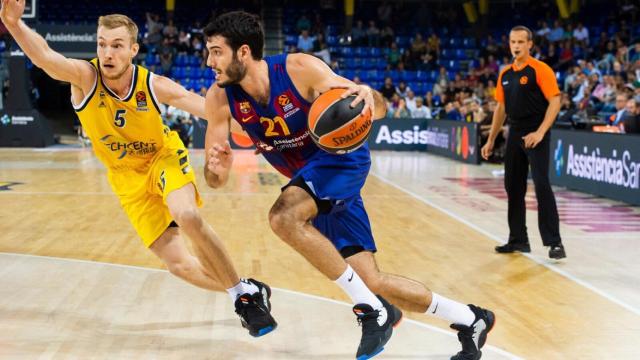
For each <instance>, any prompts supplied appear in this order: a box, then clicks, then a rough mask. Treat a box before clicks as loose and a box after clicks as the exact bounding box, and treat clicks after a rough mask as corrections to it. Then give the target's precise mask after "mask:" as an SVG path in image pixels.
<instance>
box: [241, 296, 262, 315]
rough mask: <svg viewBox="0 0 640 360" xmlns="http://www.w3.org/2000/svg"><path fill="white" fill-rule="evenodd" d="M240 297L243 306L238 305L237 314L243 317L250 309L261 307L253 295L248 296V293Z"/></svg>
mask: <svg viewBox="0 0 640 360" xmlns="http://www.w3.org/2000/svg"><path fill="white" fill-rule="evenodd" d="M238 299H239V300H240V304H241V306H238V307H236V314H238V315H240V316H242V317H246V316H247V315H248V313H249V311H251V310H258V309H259V308H260V307H259V306H258V304H257V302H256V301H255V299H253V296H249V297H247V296H246V295H242V296H240V297H239V298H238Z"/></svg>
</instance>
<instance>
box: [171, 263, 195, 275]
mask: <svg viewBox="0 0 640 360" xmlns="http://www.w3.org/2000/svg"><path fill="white" fill-rule="evenodd" d="M166 265H167V268H168V269H169V272H170V273H172V274H173V275H175V276H177V277H179V278H186V277H189V274H190V273H192V272H193V269H194V267H193V264H192V263H191V262H190V261H187V260H186V259H176V260H172V261H168V262H167V263H166Z"/></svg>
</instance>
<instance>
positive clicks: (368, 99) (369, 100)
mask: <svg viewBox="0 0 640 360" xmlns="http://www.w3.org/2000/svg"><path fill="white" fill-rule="evenodd" d="M346 89H347V90H346V91H345V92H344V93H343V94H342V96H341V97H342V98H343V99H346V98H347V97H349V96H351V95H354V94H355V95H356V98H355V99H353V101H352V102H351V104H350V105H351V107H352V108H353V107H355V106H356V105H358V104H359V103H360V102H361V101H364V107H363V108H362V112H361V114H362V115H364V114H366V113H367V111H371V114H374V112H373V106H374V101H373V90H372V89H371V88H370V87H368V86H367V85H356V84H353V85H351V86H348V87H347V88H346Z"/></svg>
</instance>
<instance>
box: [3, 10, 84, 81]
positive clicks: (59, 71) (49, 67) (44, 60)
mask: <svg viewBox="0 0 640 360" xmlns="http://www.w3.org/2000/svg"><path fill="white" fill-rule="evenodd" d="M24 2H25V0H2V10H0V18H1V19H2V22H3V23H4V25H5V26H6V27H7V30H9V33H11V36H13V38H14V39H15V41H16V42H17V43H18V45H20V48H21V49H22V51H24V53H25V54H26V55H27V57H28V58H29V59H31V61H32V62H33V63H34V64H35V65H36V66H37V67H39V68H41V69H42V70H44V71H45V72H46V73H47V74H48V75H49V76H51V77H52V78H54V79H56V80H60V81H65V82H68V83H71V84H72V85H75V86H77V87H78V88H81V89H83V90H84V89H90V88H91V87H92V86H93V82H94V80H95V72H94V71H95V70H94V69H93V67H92V66H91V64H89V63H88V62H86V61H84V60H77V59H69V58H66V57H64V56H63V55H62V54H60V53H57V52H55V51H53V50H52V49H51V48H50V47H49V45H48V44H47V42H46V41H45V39H43V38H42V36H40V35H39V34H38V33H36V32H35V31H33V30H31V29H30V28H29V27H28V26H27V25H26V24H25V23H24V22H23V21H22V20H21V19H20V18H21V17H22V14H23V13H24ZM83 85H84V86H83Z"/></svg>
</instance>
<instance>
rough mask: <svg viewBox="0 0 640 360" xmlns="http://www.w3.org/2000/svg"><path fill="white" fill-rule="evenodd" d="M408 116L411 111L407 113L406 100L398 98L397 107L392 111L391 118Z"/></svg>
mask: <svg viewBox="0 0 640 360" xmlns="http://www.w3.org/2000/svg"><path fill="white" fill-rule="evenodd" d="M410 117H411V113H409V109H407V103H406V101H404V99H403V98H400V100H398V107H396V109H395V111H394V113H393V118H394V119H400V118H410Z"/></svg>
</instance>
